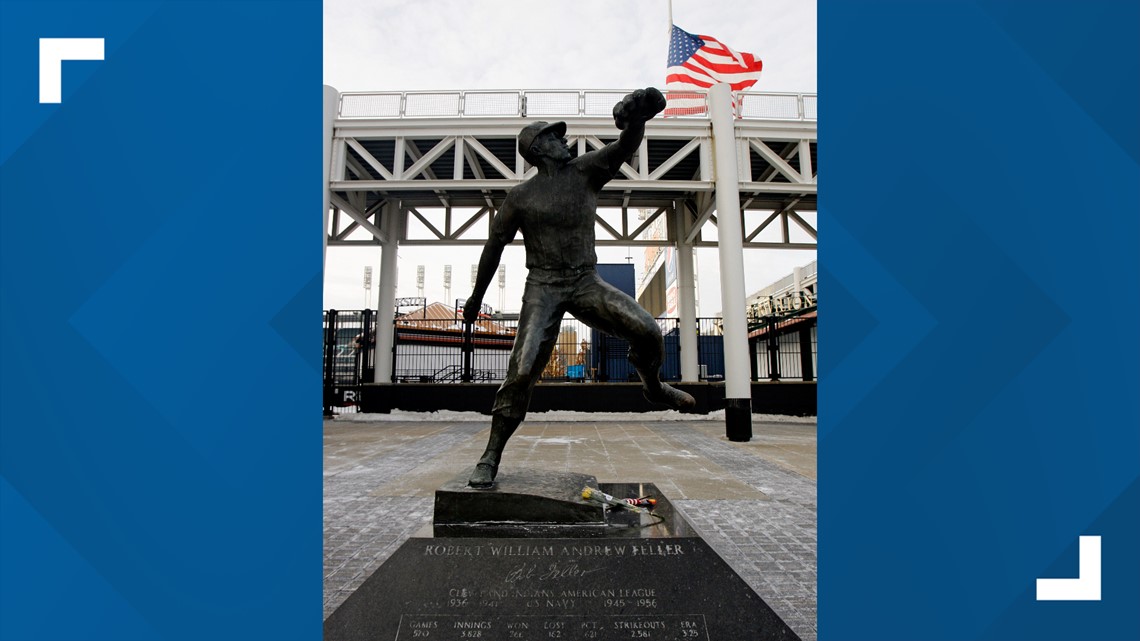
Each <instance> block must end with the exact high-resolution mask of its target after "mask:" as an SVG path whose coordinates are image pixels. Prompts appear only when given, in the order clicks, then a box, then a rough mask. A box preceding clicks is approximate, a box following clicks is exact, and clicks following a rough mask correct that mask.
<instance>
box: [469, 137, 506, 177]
mask: <svg viewBox="0 0 1140 641" xmlns="http://www.w3.org/2000/svg"><path fill="white" fill-rule="evenodd" d="M467 144H468V145H470V146H471V147H472V148H473V149H474V150H475V153H477V154H479V155H480V156H482V157H483V159H484V160H486V161H487V162H489V163H491V166H492V167H494V168H495V171H498V172H499V173H501V174H502V175H503V177H504V178H514V177H516V176H517V175H518V174H517V173H515V172H513V171H511V170H510V169H509V168H508V167H507V166H506V165H505V164H503V161H501V160H499V157H498V156H496V155H495V154H493V153H491V152H490V151H488V150H487V148H486V147H484V146H483V143H481V142H479V141H478V140H476V139H474V138H468V139H467Z"/></svg>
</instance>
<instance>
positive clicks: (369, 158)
mask: <svg viewBox="0 0 1140 641" xmlns="http://www.w3.org/2000/svg"><path fill="white" fill-rule="evenodd" d="M345 142H346V143H348V146H349V147H352V150H353V151H355V152H356V153H357V155H359V156H360V157H361V158H362V159H364V162H366V163H368V166H369V167H372V168H373V169H375V170H376V173H378V174H380V177H381V178H383V179H384V180H394V178H393V176H392V172H390V171H388V168H387V167H385V166H384V163H382V162H380V161H379V160H376V158H375V157H374V156H373V155H372V154H370V153H368V150H367V149H365V148H364V145H362V144H360V143H359V142H356V140H355V139H353V138H346V139H345Z"/></svg>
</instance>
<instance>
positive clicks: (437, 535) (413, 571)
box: [324, 473, 799, 641]
mask: <svg viewBox="0 0 1140 641" xmlns="http://www.w3.org/2000/svg"><path fill="white" fill-rule="evenodd" d="M542 474H543V475H547V476H549V474H548V473H542ZM524 476H525V475H524ZM576 476H577V477H578V478H573V479H569V478H567V479H565V481H564V482H566V483H568V484H570V485H567V487H571V486H572V485H576V484H577V483H579V482H582V483H588V482H589V481H590V480H591V477H584V476H582V475H576ZM463 478H466V477H465V476H464V477H463ZM522 480H523V479H522V477H514V478H513V479H512V477H511V476H510V475H507V476H504V477H502V478H501V479H499V482H498V486H497V490H498V491H497V492H496V491H491V490H470V489H469V488H462V487H456V486H454V485H453V484H447V485H445V486H444V487H443V488H441V489H440V492H439V493H437V499H436V500H437V503H436V504H437V517H436V520H437V522H436V523H435V524H434V525H433V527H431V528H425V531H422V532H421V533H419V534H418V535H417V536H415V537H413V538H411V539H409V540H408V541H407V542H405V543H404V545H403V546H401V547H400V549H398V550H397V551H396V552H395V553H394V554H393V555H392V556H391V557H390V558H389V559H388V560H387V561H386V562H385V563H384V564H383V565H382V566H380V568H379V569H378V570H376V572H375V573H374V574H373V575H372V576H371V577H369V578H368V579H367V580H365V582H364V583H363V584H362V585H361V586H360V588H358V589H357V591H356V592H355V593H353V594H352V596H350V597H349V598H348V599H346V600H345V602H344V603H343V604H341V606H340V607H339V608H337V610H336V611H335V612H333V613H332V614H331V615H330V616H329V618H328V619H326V621H325V628H324V636H325V640H326V641H341V640H358V639H359V640H364V639H368V640H369V641H389V640H398V641H404V640H406V639H426V640H428V641H446V640H467V639H484V640H499V639H503V640H513V639H517V640H519V641H536V640H540V639H541V640H543V641H546V640H549V639H566V640H571V639H583V640H588V641H611V640H617V639H623V640H624V639H646V640H649V641H673V640H678V641H681V640H688V639H701V640H704V641H760V640H767V639H798V638H799V637H798V636H797V635H796V634H795V633H794V632H793V631H792V630H791V629H790V628H789V627H788V626H787V625H786V624H785V623H784V622H783V621H782V620H781V619H780V618H779V616H777V615H776V613H775V612H773V611H772V609H771V608H770V607H769V606H768V605H767V604H766V603H764V601H763V600H762V599H761V598H760V597H759V596H757V595H756V593H755V592H753V591H752V589H751V588H750V587H749V586H748V585H747V584H746V583H745V582H744V580H743V579H741V578H740V576H738V575H737V574H736V572H734V571H733V570H732V568H730V567H729V566H728V565H727V564H726V563H725V562H724V561H723V560H722V559H721V558H720V557H719V556H718V555H717V554H716V552H715V551H713V549H712V548H711V547H709V545H708V544H707V543H705V542H704V540H703V539H702V538H701V537H700V535H699V534H698V533H697V532H696V531H695V530H693V528H692V527H691V526H690V525H689V523H688V521H687V520H685V518H684V517H683V516H682V515H681V514H680V513H679V512H678V511H677V510H676V509H674V507H673V505H672V503H670V501H669V500H668V498H667V497H664V496H662V495H661V494H660V492H658V490H657V488H656V487H655V486H654V485H652V484H642V483H612V484H611V483H602V484H595V485H592V487H598V488H599V489H600V490H601V491H603V492H606V493H608V494H611V495H613V496H615V497H622V498H624V497H634V496H653V497H655V498H656V499H657V500H658V503H657V505H656V507H655V508H654V509H653V511H652V513H648V512H647V513H643V514H634V513H631V512H626V511H623V510H609V511H602V512H601V516H602V519H601V521H597V520H595V519H592V518H591V519H584V520H582V521H571V522H567V523H561V524H559V523H554V522H551V521H549V520H543V519H541V518H534V519H533V521H532V522H531V523H527V522H520V521H518V520H516V519H517V516H518V515H517V512H515V511H510V510H508V507H509V506H510V505H511V503H510V500H511V499H509V497H511V496H512V495H514V493H515V492H517V491H519V490H520V487H519V486H518V482H520V481H522ZM552 482H553V481H552ZM476 492H477V494H476ZM580 492H581V488H580V487H579V488H577V494H578V498H576V499H575V498H574V497H571V496H569V490H568V489H562V490H558V489H550V490H549V491H547V492H546V494H548V495H549V496H545V498H543V497H539V498H534V497H531V498H530V499H528V501H531V502H532V507H533V506H534V505H538V506H539V507H538V511H537V512H535V513H534V514H536V515H537V514H549V513H550V512H549V511H548V510H551V509H557V510H563V509H566V510H569V511H570V513H571V514H574V515H576V516H581V515H582V514H588V513H591V514H592V512H590V511H589V510H585V511H576V510H577V508H574V507H571V506H569V505H563V506H561V507H557V508H554V507H551V506H549V505H548V506H546V507H543V506H542V504H545V503H547V502H548V501H552V502H553V504H555V505H556V504H558V503H562V502H566V503H574V502H576V501H578V502H581V504H582V505H581V507H582V508H590V509H594V508H595V507H596V506H593V505H591V504H588V503H586V502H585V501H583V500H582V499H581V498H580ZM441 497H442V499H441ZM465 500H466V501H469V502H470V503H471V504H465V503H464V501H465ZM441 501H442V508H443V509H442V513H441V511H440V510H441V508H440V506H441ZM504 501H505V502H504ZM480 502H484V503H486V504H488V505H499V507H497V508H496V509H502V510H505V511H504V512H496V514H505V515H506V516H507V517H509V519H510V520H498V521H496V520H488V519H487V518H486V516H487V513H486V512H479V513H478V514H479V515H480V517H481V519H482V520H478V521H472V522H469V523H461V522H459V521H458V519H457V516H456V515H457V514H461V513H464V511H468V510H472V509H474V506H475V505H477V504H479V503H480ZM598 509H599V510H600V508H598ZM528 513H529V512H528ZM576 516H575V517H576ZM575 517H572V518H575ZM440 518H442V519H443V521H442V522H440Z"/></svg>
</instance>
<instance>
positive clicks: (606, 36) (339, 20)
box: [324, 0, 816, 315]
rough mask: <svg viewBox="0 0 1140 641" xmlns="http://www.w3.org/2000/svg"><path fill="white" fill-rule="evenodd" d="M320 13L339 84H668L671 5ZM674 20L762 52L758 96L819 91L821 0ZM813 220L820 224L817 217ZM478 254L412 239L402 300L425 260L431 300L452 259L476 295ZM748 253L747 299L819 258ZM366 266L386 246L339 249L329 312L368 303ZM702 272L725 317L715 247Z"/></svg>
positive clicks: (618, 252)
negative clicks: (473, 283)
mask: <svg viewBox="0 0 1140 641" xmlns="http://www.w3.org/2000/svg"><path fill="white" fill-rule="evenodd" d="M324 18H325V19H324V80H325V83H326V84H328V85H331V86H333V87H335V88H336V89H337V90H339V91H342V92H347V91H396V90H405V91H411V90H423V89H453V90H457V89H622V90H632V89H636V88H640V87H647V86H656V87H663V86H664V82H665V79H664V76H665V59H666V48H667V44H668V33H669V31H668V29H669V19H668V3H667V2H666V0H576V1H574V2H533V1H532V2H524V1H521V0H420V1H418V2H403V1H397V0H325V3H324ZM673 22H674V23H675V24H676V25H677V26H678V27H681V28H682V29H685V30H686V31H689V32H691V33H703V34H708V35H710V36H714V37H716V38H717V39H718V40H720V41H722V42H724V43H726V44H728V45H729V46H731V47H732V48H734V49H736V50H737V51H747V52H750V53H753V54H755V55H756V56H758V57H759V58H760V59H761V60H763V62H764V71H763V75H762V76H761V79H760V81H759V82H758V83H756V85H755V86H754V87H753V88H752V90H754V91H786V92H802V93H815V91H816V37H815V34H816V7H815V3H814V2H813V1H811V0H806V1H805V0H798V1H797V0H674V2H673ZM615 131H616V130H615ZM805 217H808V218H809V219H810V220H812V221H813V222H814V215H810V216H805ZM747 231H748V230H745V232H746V233H747ZM479 252H480V249H479V248H477V247H446V248H443V247H440V248H436V247H402V248H401V249H400V254H399V256H400V260H399V282H398V286H397V287H398V289H397V295H398V296H415V295H416V267H417V266H418V265H425V268H426V282H425V295H426V296H427V298H428V299H429V300H430V301H444V295H443V265H445V264H450V265H452V270H453V289H452V298H462V297H465V296H467V294H468V293H469V291H468V290H469V289H470V270H471V265H472V264H474V263H476V262H478V258H479ZM627 256H631V257H632V258H633V260H632V262H633V264H634V265H635V266H636V267H637V268H638V278H640V277H641V273H640V272H641V264H642V263H643V256H644V250H643V249H642V248H632V249H626V248H598V259H599V262H603V263H624V262H627V261H626V258H627ZM744 259H745V271H746V274H745V285H746V289H747V290H748V291H747V293H749V294H751V293H752V292H754V291H756V290H758V289H760V288H762V287H764V286H765V285H768V284H769V283H770V282H772V281H774V280H776V279H779V278H781V277H783V276H785V275H787V274H789V273H791V269H792V267H795V266H798V265H804V264H807V263H809V262H811V261H812V260H814V259H815V252H811V251H803V250H799V251H776V250H759V249H748V250H745V252H744ZM503 262H504V263H505V264H506V265H507V291H506V309H507V310H517V309H518V306H519V300H520V298H521V297H522V287H523V281H524V279H525V277H526V268H525V267H524V266H523V251H522V247H515V246H511V247H508V248H507V251H506V252H505V253H504V260H503ZM365 265H371V266H373V269H374V271H375V272H376V273H377V275H378V274H379V268H380V249H379V247H376V248H356V247H330V248H329V250H328V257H327V263H326V274H325V294H324V303H325V308H326V309H327V308H336V309H360V308H361V307H363V305H364V300H365V298H364V296H365V294H364V289H363V271H364V266H365ZM697 273H698V289H699V292H698V296H699V298H700V313H701V314H702V315H712V314H715V313H717V312H719V311H720V309H721V305H720V290H719V287H720V279H719V278H718V276H717V274H718V268H717V254H716V250H715V249H700V250H698V251H697ZM375 286H376V285H375V283H374V285H373V287H374V288H375ZM375 293H376V291H375V289H373V292H372V297H371V306H373V307H375V303H376V300H375ZM498 298H499V296H498V287H497V282H494V283H492V286H491V288H490V290H489V291H488V292H487V297H486V302H487V303H489V304H490V305H492V306H493V307H496V308H497V307H498V303H499V301H498Z"/></svg>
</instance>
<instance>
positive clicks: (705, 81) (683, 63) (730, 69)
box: [665, 25, 763, 116]
mask: <svg viewBox="0 0 1140 641" xmlns="http://www.w3.org/2000/svg"><path fill="white" fill-rule="evenodd" d="M762 67H763V63H762V62H761V61H760V59H759V58H757V57H756V56H754V55H752V54H750V53H742V52H737V51H733V50H732V49H731V48H729V46H728V45H726V44H724V43H723V42H721V41H719V40H717V39H716V38H714V37H712V36H696V35H693V34H691V33H689V32H688V31H685V30H684V29H681V28H680V27H678V26H677V25H673V37H672V38H671V39H670V40H669V64H668V69H667V70H666V72H665V97H666V99H667V100H668V105H667V106H666V107H665V115H666V116H687V115H693V114H703V113H705V111H706V107H705V96H704V94H695V93H691V92H689V91H686V90H692V89H708V88H709V87H711V86H713V85H714V84H717V83H728V84H729V85H730V86H731V87H732V90H733V91H744V90H745V89H747V88H749V87H751V86H752V85H754V84H756V81H757V80H759V79H760V69H761V68H762Z"/></svg>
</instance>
